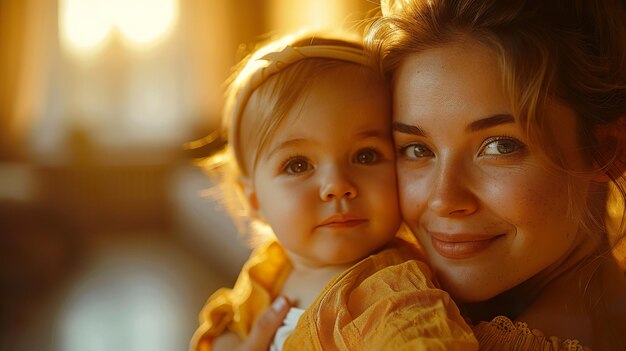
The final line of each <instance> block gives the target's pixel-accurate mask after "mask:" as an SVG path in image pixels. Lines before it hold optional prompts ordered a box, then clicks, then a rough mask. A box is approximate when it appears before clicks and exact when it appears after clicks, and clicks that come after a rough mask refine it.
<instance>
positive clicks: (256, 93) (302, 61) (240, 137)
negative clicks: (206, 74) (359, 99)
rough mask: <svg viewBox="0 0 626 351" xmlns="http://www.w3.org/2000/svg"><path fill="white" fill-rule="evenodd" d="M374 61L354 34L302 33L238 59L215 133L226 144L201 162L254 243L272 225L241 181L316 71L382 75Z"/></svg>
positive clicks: (230, 211) (261, 239) (298, 99)
mask: <svg viewBox="0 0 626 351" xmlns="http://www.w3.org/2000/svg"><path fill="white" fill-rule="evenodd" d="M370 61H371V58H370V56H369V55H368V54H367V52H366V51H365V49H364V47H363V45H362V43H361V42H360V40H359V37H358V36H356V35H352V34H349V33H337V34H321V33H315V34H311V33H304V34H298V35H291V36H287V37H284V38H282V39H279V40H275V41H272V42H270V43H269V44H267V45H265V46H263V47H261V48H259V49H258V50H256V51H255V52H254V53H252V54H251V55H249V56H248V57H246V58H245V59H244V60H243V61H242V62H241V63H240V64H239V65H238V67H237V69H236V71H235V73H234V75H233V77H232V78H231V80H230V84H229V87H228V89H227V92H226V103H225V107H224V112H223V118H222V128H221V130H220V131H219V133H220V134H219V136H218V138H217V139H221V140H223V141H225V142H226V143H225V147H224V148H223V149H222V150H220V151H219V152H217V153H215V154H214V155H212V156H210V157H207V158H205V159H204V160H203V161H202V166H203V168H204V169H205V170H206V171H207V173H208V174H209V176H211V177H212V178H213V180H214V181H215V182H216V183H217V189H216V188H214V189H212V194H213V195H216V196H218V197H219V198H220V200H221V201H222V204H223V205H224V206H225V208H226V210H227V211H228V212H229V213H230V215H231V217H232V218H233V219H234V220H235V223H236V224H237V226H238V229H239V231H240V232H249V234H250V236H249V241H250V243H251V244H252V245H253V246H256V245H258V243H259V241H264V240H266V238H267V236H268V235H271V230H270V228H269V227H268V226H267V225H265V224H264V223H263V222H261V221H258V220H256V219H255V218H254V217H253V216H252V211H250V207H249V204H248V202H247V201H246V199H245V197H244V196H243V194H242V192H241V187H240V185H239V181H240V180H241V178H242V177H252V175H253V171H254V169H255V168H256V165H257V162H258V161H259V158H260V155H262V153H263V152H264V151H265V149H266V148H267V146H268V144H269V142H270V141H271V139H272V137H273V136H274V134H275V133H276V130H277V129H278V127H279V126H280V125H281V124H282V123H283V122H284V120H285V118H286V117H287V115H288V114H289V113H290V111H291V110H292V109H293V108H294V106H295V105H296V104H297V103H298V102H299V101H300V99H302V98H303V97H305V95H306V93H307V90H308V88H309V87H310V85H311V84H312V82H313V81H314V80H315V78H316V77H318V76H319V75H321V74H324V73H327V72H329V71H331V70H336V69H350V68H356V69H357V70H358V71H355V72H358V73H357V74H366V75H368V77H372V78H373V79H375V80H378V81H381V80H382V77H383V76H382V75H381V74H379V73H378V71H377V70H375V69H373V68H370V67H371V66H370ZM362 68H367V69H366V70H363V69H362ZM248 228H250V229H252V230H251V231H248V230H246V229H248Z"/></svg>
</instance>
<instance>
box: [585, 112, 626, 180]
mask: <svg viewBox="0 0 626 351" xmlns="http://www.w3.org/2000/svg"><path fill="white" fill-rule="evenodd" d="M593 132H594V136H595V139H596V140H597V145H598V146H597V147H598V154H599V155H600V157H599V158H598V159H597V161H596V162H598V163H599V164H597V165H596V166H597V167H598V168H599V170H598V171H597V174H596V176H595V177H594V180H595V181H597V182H608V181H610V180H611V177H610V176H609V174H614V175H620V174H622V173H624V172H625V171H626V116H620V117H618V118H616V119H615V120H614V121H612V122H610V123H607V124H604V125H601V126H597V127H596V128H595V130H594V131H593Z"/></svg>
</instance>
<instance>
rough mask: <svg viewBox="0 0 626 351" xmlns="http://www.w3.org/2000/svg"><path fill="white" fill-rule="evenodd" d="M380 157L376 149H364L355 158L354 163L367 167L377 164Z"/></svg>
mask: <svg viewBox="0 0 626 351" xmlns="http://www.w3.org/2000/svg"><path fill="white" fill-rule="evenodd" d="M379 158H380V155H379V153H378V151H376V150H374V149H363V150H359V151H358V152H357V153H356V155H355V156H354V162H355V163H358V164H362V165H367V164H371V163H376V162H377V161H378V159H379Z"/></svg>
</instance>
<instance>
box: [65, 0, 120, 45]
mask: <svg viewBox="0 0 626 351" xmlns="http://www.w3.org/2000/svg"><path fill="white" fill-rule="evenodd" d="M106 5H107V3H106V2H105V1H102V0H61V2H60V5H59V28H60V30H61V37H62V38H63V39H64V40H65V42H66V43H67V44H70V45H71V46H72V47H74V48H76V49H79V50H81V51H91V50H94V49H96V48H97V47H98V46H100V45H101V44H102V43H103V42H104V41H105V39H106V37H107V36H108V35H109V33H110V31H111V18H110V17H111V14H110V13H109V11H110V8H109V7H108V6H106Z"/></svg>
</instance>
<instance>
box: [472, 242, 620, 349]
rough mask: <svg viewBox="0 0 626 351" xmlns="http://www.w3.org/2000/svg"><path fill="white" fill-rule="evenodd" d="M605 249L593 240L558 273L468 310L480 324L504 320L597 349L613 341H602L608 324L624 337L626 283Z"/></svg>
mask: <svg viewBox="0 0 626 351" xmlns="http://www.w3.org/2000/svg"><path fill="white" fill-rule="evenodd" d="M586 238H589V237H586ZM605 247H606V246H604V245H598V244H596V243H594V242H593V240H591V239H584V240H581V243H580V244H579V245H577V246H576V248H575V249H574V250H572V252H571V253H570V254H569V255H568V256H567V257H565V258H564V259H563V260H561V261H560V262H559V263H558V265H555V266H554V267H555V268H553V269H550V270H547V271H544V272H542V273H541V274H538V275H537V276H535V277H533V278H531V279H529V280H528V281H527V282H525V283H523V284H520V285H518V286H517V287H515V288H513V289H511V290H509V291H507V292H504V293H502V294H500V295H499V296H496V297H494V298H493V299H491V300H489V301H485V302H482V303H479V304H472V305H467V306H464V307H465V309H466V310H467V313H468V316H469V317H470V319H471V320H472V321H474V322H478V321H489V320H491V319H492V318H493V317H495V316H497V315H504V316H507V317H509V318H510V319H512V320H518V321H523V322H526V323H527V324H528V325H529V327H530V328H533V329H539V330H541V331H542V332H543V333H544V334H545V335H547V336H557V337H559V338H562V339H578V340H579V341H580V342H582V343H583V345H588V346H594V347H596V346H598V345H599V344H597V343H598V342H605V341H606V339H607V338H610V337H611V336H610V335H608V334H607V335H608V336H607V335H600V333H604V332H605V331H604V330H606V329H607V328H606V327H605V324H606V322H607V320H611V321H613V322H612V323H611V324H612V325H613V327H611V328H617V329H615V330H614V331H612V332H610V334H616V335H624V332H626V299H624V296H626V278H625V276H624V272H623V271H622V270H621V269H620V268H619V266H618V264H617V261H616V260H615V259H614V258H613V257H611V255H610V253H607V252H606V251H607V250H606V249H605ZM485 311H487V312H485ZM621 326H625V327H621ZM620 328H621V329H620ZM594 343H596V344H595V345H594ZM598 349H606V347H605V345H600V348H598Z"/></svg>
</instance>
